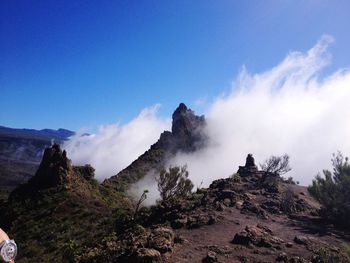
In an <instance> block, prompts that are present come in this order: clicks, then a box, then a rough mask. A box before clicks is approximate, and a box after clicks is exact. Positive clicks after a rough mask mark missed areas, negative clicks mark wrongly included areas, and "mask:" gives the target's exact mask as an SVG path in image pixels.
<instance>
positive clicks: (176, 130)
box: [171, 103, 205, 136]
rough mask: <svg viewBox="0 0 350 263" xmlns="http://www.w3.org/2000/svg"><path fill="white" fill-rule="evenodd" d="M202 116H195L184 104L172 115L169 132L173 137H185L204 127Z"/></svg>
mask: <svg viewBox="0 0 350 263" xmlns="http://www.w3.org/2000/svg"><path fill="white" fill-rule="evenodd" d="M204 123H205V120H204V116H196V115H195V114H194V112H193V111H192V110H191V109H188V108H187V106H186V105H185V104H184V103H180V105H179V107H177V109H176V110H175V111H174V113H173V123H172V128H171V132H172V133H173V135H174V136H186V135H190V134H193V133H195V132H196V131H198V129H200V128H202V127H203V126H204Z"/></svg>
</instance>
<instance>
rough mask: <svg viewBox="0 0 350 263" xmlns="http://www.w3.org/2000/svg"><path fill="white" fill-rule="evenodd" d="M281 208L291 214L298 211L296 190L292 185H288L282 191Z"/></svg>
mask: <svg viewBox="0 0 350 263" xmlns="http://www.w3.org/2000/svg"><path fill="white" fill-rule="evenodd" d="M281 210H282V211H283V212H285V213H287V214H291V213H294V212H295V211H296V208H295V200H294V192H293V190H292V189H291V188H290V187H288V188H287V189H286V190H285V191H284V192H283V193H282V198H281Z"/></svg>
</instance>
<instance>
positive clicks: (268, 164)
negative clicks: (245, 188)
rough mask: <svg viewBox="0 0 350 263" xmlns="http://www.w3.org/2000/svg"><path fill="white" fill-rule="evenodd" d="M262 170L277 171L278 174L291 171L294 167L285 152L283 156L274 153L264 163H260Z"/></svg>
mask: <svg viewBox="0 0 350 263" xmlns="http://www.w3.org/2000/svg"><path fill="white" fill-rule="evenodd" d="M260 168H261V170H263V171H265V172H268V173H275V174H278V175H282V174H285V173H287V172H289V171H290V170H291V169H292V168H290V166H289V155H288V154H284V155H282V156H274V155H272V156H271V157H270V158H269V159H267V160H266V161H265V162H264V163H262V164H260Z"/></svg>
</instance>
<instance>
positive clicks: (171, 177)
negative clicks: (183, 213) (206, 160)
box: [156, 166, 193, 203]
mask: <svg viewBox="0 0 350 263" xmlns="http://www.w3.org/2000/svg"><path fill="white" fill-rule="evenodd" d="M156 181H157V183H158V191H159V193H160V197H161V201H162V202H163V203H172V202H173V201H177V200H179V199H183V198H186V197H187V196H189V195H190V194H191V191H192V189H193V183H192V182H191V180H190V179H188V171H187V167H186V166H182V167H179V166H174V167H169V170H166V169H164V168H163V169H162V170H161V171H160V173H159V177H158V178H156Z"/></svg>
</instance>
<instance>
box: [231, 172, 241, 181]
mask: <svg viewBox="0 0 350 263" xmlns="http://www.w3.org/2000/svg"><path fill="white" fill-rule="evenodd" d="M231 178H232V179H233V181H234V182H235V183H238V182H240V181H241V176H240V175H239V174H238V173H234V174H232V175H231Z"/></svg>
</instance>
